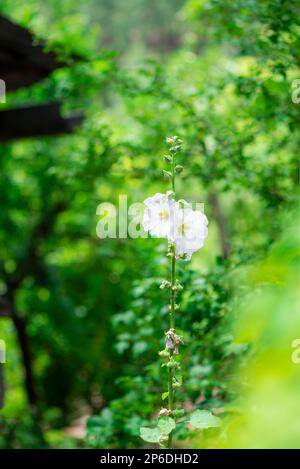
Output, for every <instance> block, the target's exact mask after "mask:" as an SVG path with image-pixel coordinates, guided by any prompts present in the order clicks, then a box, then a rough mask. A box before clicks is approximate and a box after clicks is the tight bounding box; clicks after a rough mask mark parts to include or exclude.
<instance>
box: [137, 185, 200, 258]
mask: <svg viewBox="0 0 300 469" xmlns="http://www.w3.org/2000/svg"><path fill="white" fill-rule="evenodd" d="M144 203H145V205H146V209H145V212H144V218H143V228H144V230H145V231H148V232H149V233H150V234H151V236H154V237H158V238H167V239H168V241H169V242H170V243H173V244H174V245H175V252H176V256H177V257H182V258H185V259H187V260H189V259H191V257H192V254H193V253H194V252H196V251H198V249H200V248H202V247H203V245H204V240H205V238H206V236H207V233H208V230H207V224H208V221H207V218H206V216H205V215H204V214H203V213H202V212H201V211H200V210H193V209H192V208H191V207H188V206H182V204H181V202H176V201H175V200H174V198H173V192H171V191H170V192H169V193H167V194H161V193H157V194H155V195H154V196H153V197H148V198H147V199H146V200H145V201H144Z"/></svg>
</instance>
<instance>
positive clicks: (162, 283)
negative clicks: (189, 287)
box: [159, 280, 171, 290]
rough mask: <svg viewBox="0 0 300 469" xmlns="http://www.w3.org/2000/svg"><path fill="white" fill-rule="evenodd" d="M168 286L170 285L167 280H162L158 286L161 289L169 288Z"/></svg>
mask: <svg viewBox="0 0 300 469" xmlns="http://www.w3.org/2000/svg"><path fill="white" fill-rule="evenodd" d="M170 287H171V282H169V281H168V280H163V281H162V282H161V284H160V286H159V288H160V289H161V290H163V289H164V288H170Z"/></svg>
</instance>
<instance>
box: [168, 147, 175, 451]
mask: <svg viewBox="0 0 300 469" xmlns="http://www.w3.org/2000/svg"><path fill="white" fill-rule="evenodd" d="M174 160H175V157H174V155H173V159H172V190H173V192H174V197H175V161H174ZM175 285H176V256H175V246H174V245H172V247H171V293H170V314H169V316H170V329H175ZM172 355H173V351H172V350H171V351H170V357H172ZM168 373H169V376H168V378H169V379H168V392H169V395H168V403H169V411H170V412H172V411H173V404H174V389H173V377H174V368H169V372H168ZM172 439H173V435H172V432H171V433H170V434H169V439H168V448H171V447H172Z"/></svg>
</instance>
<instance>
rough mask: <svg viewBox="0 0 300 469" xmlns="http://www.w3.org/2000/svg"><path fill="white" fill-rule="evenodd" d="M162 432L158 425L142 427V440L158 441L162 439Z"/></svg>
mask: <svg viewBox="0 0 300 469" xmlns="http://www.w3.org/2000/svg"><path fill="white" fill-rule="evenodd" d="M160 435H161V432H160V430H159V429H158V427H155V428H149V427H141V428H140V437H141V438H142V440H144V441H147V442H148V443H158V442H159V439H160Z"/></svg>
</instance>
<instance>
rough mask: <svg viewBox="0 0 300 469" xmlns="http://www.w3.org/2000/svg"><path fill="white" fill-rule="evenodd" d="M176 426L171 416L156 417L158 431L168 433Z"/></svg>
mask: <svg viewBox="0 0 300 469" xmlns="http://www.w3.org/2000/svg"><path fill="white" fill-rule="evenodd" d="M175 427H176V423H175V420H174V419H172V418H171V417H160V418H159V419H158V423H157V428H158V429H159V431H160V433H164V434H166V435H168V434H169V433H171V431H172V430H174V428H175Z"/></svg>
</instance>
